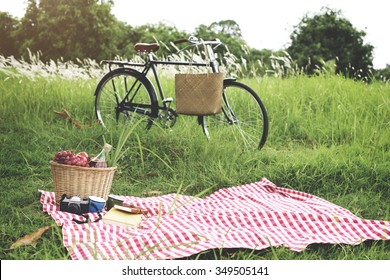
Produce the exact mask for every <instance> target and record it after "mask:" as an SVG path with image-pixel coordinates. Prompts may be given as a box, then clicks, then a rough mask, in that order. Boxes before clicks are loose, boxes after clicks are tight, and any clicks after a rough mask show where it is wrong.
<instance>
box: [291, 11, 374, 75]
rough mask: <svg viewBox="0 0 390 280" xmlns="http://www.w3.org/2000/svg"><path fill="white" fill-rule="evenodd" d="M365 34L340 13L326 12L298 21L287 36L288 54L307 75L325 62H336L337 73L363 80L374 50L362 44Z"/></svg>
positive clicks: (368, 70) (367, 71)
mask: <svg viewBox="0 0 390 280" xmlns="http://www.w3.org/2000/svg"><path fill="white" fill-rule="evenodd" d="M365 35H366V34H365V32H364V31H358V30H356V29H355V28H354V27H353V26H352V24H351V23H350V22H349V21H348V20H347V19H345V18H343V17H342V15H341V13H340V12H336V11H333V10H330V9H325V10H323V12H322V13H320V14H317V15H315V16H313V17H309V16H305V17H304V18H303V19H302V20H301V22H300V23H299V24H298V26H296V28H295V30H294V32H293V33H292V34H291V36H290V38H291V45H290V46H289V47H288V48H287V52H288V53H289V54H290V55H291V56H292V58H293V59H294V60H295V61H296V63H297V64H298V66H299V67H300V68H303V69H304V71H305V72H307V73H309V74H313V73H314V72H315V71H316V70H317V69H318V68H321V67H322V66H323V64H324V62H327V61H329V60H334V59H335V60H336V73H342V74H344V75H345V76H348V77H356V78H363V77H367V76H368V75H369V72H370V69H372V51H373V46H371V45H369V44H364V42H363V39H364V36H365Z"/></svg>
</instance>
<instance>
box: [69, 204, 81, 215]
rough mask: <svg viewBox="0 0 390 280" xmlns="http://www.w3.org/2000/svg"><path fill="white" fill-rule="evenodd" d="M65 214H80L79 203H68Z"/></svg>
mask: <svg viewBox="0 0 390 280" xmlns="http://www.w3.org/2000/svg"><path fill="white" fill-rule="evenodd" d="M67 212H69V213H73V214H81V208H80V204H79V203H69V205H68V210H67Z"/></svg>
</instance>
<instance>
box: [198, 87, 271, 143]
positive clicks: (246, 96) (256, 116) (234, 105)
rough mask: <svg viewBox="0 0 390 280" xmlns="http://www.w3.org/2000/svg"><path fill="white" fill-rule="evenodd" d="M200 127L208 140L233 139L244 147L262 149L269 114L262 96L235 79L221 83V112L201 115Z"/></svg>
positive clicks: (222, 140)
mask: <svg viewBox="0 0 390 280" xmlns="http://www.w3.org/2000/svg"><path fill="white" fill-rule="evenodd" d="M202 126H203V131H204V133H205V134H206V136H207V137H208V138H209V139H210V140H211V141H220V142H221V143H224V142H233V143H236V144H237V145H241V146H242V147H243V148H245V149H261V148H262V147H263V146H264V144H265V142H266V139H267V136H268V117H267V113H266V110H265V107H264V105H263V103H262V101H261V99H260V98H259V97H258V95H257V94H256V93H255V92H254V91H253V90H252V89H251V88H249V87H248V86H246V85H244V84H242V83H239V82H236V81H225V82H224V93H223V100H222V113H220V114H217V115H212V116H204V117H203V122H202Z"/></svg>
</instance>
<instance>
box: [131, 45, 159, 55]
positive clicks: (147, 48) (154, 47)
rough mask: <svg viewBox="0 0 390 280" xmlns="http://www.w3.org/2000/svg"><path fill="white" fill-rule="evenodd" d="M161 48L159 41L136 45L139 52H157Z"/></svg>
mask: <svg viewBox="0 0 390 280" xmlns="http://www.w3.org/2000/svg"><path fill="white" fill-rule="evenodd" d="M159 48H160V45H159V44H157V43H152V44H147V43H137V44H135V45H134V49H135V50H136V51H137V52H148V53H150V52H156V51H157V50H158V49H159Z"/></svg>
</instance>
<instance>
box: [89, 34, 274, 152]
mask: <svg viewBox="0 0 390 280" xmlns="http://www.w3.org/2000/svg"><path fill="white" fill-rule="evenodd" d="M174 43H175V44H181V43H187V46H186V47H185V48H183V49H182V50H185V49H187V48H195V47H197V46H202V47H204V50H205V53H206V52H207V54H206V55H205V57H207V58H208V61H202V62H194V61H169V60H158V59H155V56H154V53H155V52H156V51H157V50H158V49H159V44H157V43H152V44H146V43H137V44H135V46H134V48H135V50H136V51H137V52H138V53H139V54H145V55H146V57H147V59H146V60H145V62H142V63H138V62H128V61H120V60H105V61H103V62H104V63H107V64H108V66H109V72H108V73H107V74H106V75H105V76H104V77H103V78H102V79H101V80H100V82H99V83H98V86H97V88H96V90H95V114H96V118H97V119H98V120H99V122H100V123H101V124H102V125H103V126H106V127H107V126H109V125H112V124H113V123H115V124H116V123H118V122H120V121H122V119H123V120H124V121H126V120H127V119H129V118H141V119H143V120H145V121H146V129H150V128H151V127H152V125H153V123H154V122H155V121H156V120H158V121H159V122H160V124H161V125H162V126H164V127H168V128H172V127H173V126H174V125H175V123H176V118H177V117H178V114H177V113H176V111H175V109H174V108H172V102H173V98H172V97H165V94H164V90H163V87H162V85H161V82H160V79H159V76H158V72H157V66H158V65H171V66H191V67H193V66H195V67H206V68H207V67H209V68H208V69H210V68H211V71H212V72H214V73H215V72H218V62H217V55H216V54H215V53H214V49H216V48H217V47H218V46H220V45H221V44H222V42H221V41H220V40H219V39H213V40H209V41H203V40H200V39H198V38H196V37H194V36H190V37H189V38H188V39H181V40H177V41H175V42H174ZM137 67H138V68H141V69H142V70H141V71H139V70H137V69H136V68H137ZM150 70H151V71H152V75H153V77H154V81H155V84H156V86H157V90H158V95H157V92H156V89H155V86H154V84H153V83H152V82H151V80H150V79H149V78H148V76H147V75H148V73H149V72H150ZM197 117H198V124H199V125H201V126H202V129H203V132H204V134H205V135H206V137H207V138H208V139H212V138H213V137H216V136H217V135H219V137H221V139H222V138H223V139H229V140H230V139H232V140H236V141H237V140H238V141H242V143H243V144H244V145H245V146H246V147H256V148H258V149H261V148H262V147H263V146H264V144H265V142H266V140H267V136H268V117H267V112H266V109H265V106H264V104H263V102H262V101H261V99H260V97H259V96H258V95H257V93H256V92H255V91H254V90H252V89H251V88H250V87H249V86H247V85H245V84H243V83H241V82H238V81H236V79H234V78H225V79H224V81H223V94H222V112H221V113H219V114H216V115H208V116H205V115H204V116H197Z"/></svg>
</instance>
